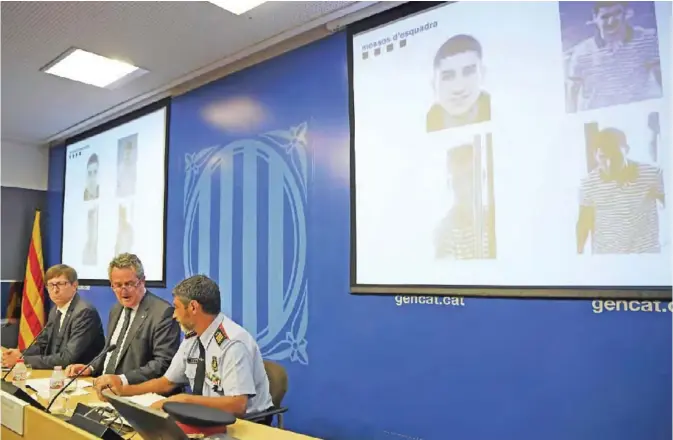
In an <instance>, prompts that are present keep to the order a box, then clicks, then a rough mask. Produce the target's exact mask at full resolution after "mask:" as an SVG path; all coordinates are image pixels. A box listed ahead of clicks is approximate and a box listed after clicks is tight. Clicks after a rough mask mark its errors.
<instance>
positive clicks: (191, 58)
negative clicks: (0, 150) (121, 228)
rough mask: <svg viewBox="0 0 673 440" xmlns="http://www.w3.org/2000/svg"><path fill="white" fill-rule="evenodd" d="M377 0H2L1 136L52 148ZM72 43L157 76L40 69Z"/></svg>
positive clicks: (71, 45)
mask: <svg viewBox="0 0 673 440" xmlns="http://www.w3.org/2000/svg"><path fill="white" fill-rule="evenodd" d="M374 3H378V2H344V1H341V2H340V1H312V2H267V3H265V4H263V5H261V6H259V7H257V8H255V9H253V10H252V11H250V12H249V13H247V14H244V15H241V16H236V15H234V14H231V13H229V12H227V11H225V10H223V9H220V8H218V7H217V6H215V5H213V4H210V3H208V2H200V1H195V2H157V1H147V2H144V1H135V2H131V1H113V2H108V1H85V2H78V1H73V2H27V1H26V2H24V1H20V2H19V1H3V2H2V4H1V5H2V6H1V7H2V64H1V66H2V138H3V139H7V140H12V141H18V142H22V143H27V144H45V143H47V142H48V141H52V140H54V139H55V138H59V137H63V136H64V135H70V134H73V133H72V132H73V131H75V130H77V131H79V129H78V128H79V126H81V125H82V124H81V123H82V122H83V121H87V120H91V118H93V117H95V116H96V115H99V116H100V115H101V113H102V114H103V115H104V114H106V113H111V111H112V110H114V111H115V112H118V111H119V110H123V109H124V108H125V107H127V106H129V108H130V105H131V104H133V103H134V102H135V101H137V100H138V99H139V97H143V96H144V97H147V96H151V95H153V94H157V92H161V91H162V89H166V88H167V86H168V85H170V84H174V85H175V83H176V81H178V82H181V81H182V80H184V79H186V78H185V77H186V76H187V75H189V74H190V73H193V72H195V71H197V70H201V72H200V73H205V72H204V69H205V70H208V69H209V66H213V65H214V64H216V63H217V62H218V61H220V60H222V59H225V58H227V57H231V56H232V55H235V54H237V53H240V52H241V51H243V50H245V49H246V48H250V47H252V46H255V45H256V44H258V43H260V42H264V41H268V40H269V39H270V38H272V37H274V36H275V38H274V40H279V39H281V40H282V39H283V38H285V34H291V33H292V30H295V31H296V32H294V33H298V31H299V30H300V29H304V30H308V28H310V27H316V26H319V25H324V24H325V23H326V22H327V21H328V20H334V19H337V18H338V17H340V16H342V15H344V14H346V13H352V12H353V11H355V10H357V9H361V8H363V7H365V6H370V5H372V4H374ZM391 3H399V2H391ZM279 34H280V35H279ZM289 36H291V35H287V37H289ZM73 46H75V47H78V48H81V49H85V50H89V51H92V52H95V53H98V54H100V55H104V56H110V57H117V58H121V59H124V60H127V61H129V62H131V63H133V64H135V65H138V66H140V67H142V68H144V69H147V70H149V72H150V73H148V74H146V75H144V76H142V77H140V78H138V79H136V80H133V81H131V82H130V83H128V84H126V85H124V86H122V87H121V88H119V89H117V90H107V89H99V88H96V87H93V86H89V85H85V84H80V83H77V82H74V81H69V80H66V79H62V78H58V77H54V76H51V75H47V74H45V73H42V72H40V68H42V67H43V66H44V65H46V64H47V63H49V62H50V61H52V60H53V59H54V58H56V57H57V56H59V55H60V54H61V53H63V52H65V51H66V50H67V49H68V48H70V47H73ZM214 67H220V66H214ZM94 119H96V118H94ZM78 124H79V125H78Z"/></svg>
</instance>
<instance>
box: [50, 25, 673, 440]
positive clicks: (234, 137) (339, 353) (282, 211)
mask: <svg viewBox="0 0 673 440" xmlns="http://www.w3.org/2000/svg"><path fill="white" fill-rule="evenodd" d="M347 96H348V93H347V70H346V38H345V35H343V34H338V35H335V36H332V37H330V38H327V39H324V40H322V41H319V42H316V43H314V44H312V45H309V46H306V47H303V48H301V49H299V50H296V51H293V52H291V53H288V54H285V55H283V56H281V57H278V58H276V59H273V60H271V61H268V62H265V63H263V64H260V65H258V66H255V67H253V68H250V69H247V70H245V71H242V72H239V73H237V74H234V75H232V76H230V77H227V78H225V79H223V80H221V81H217V82H215V83H212V84H210V85H208V86H205V87H203V88H201V89H198V90H196V91H193V92H191V93H189V94H187V95H185V96H181V97H179V98H177V99H175V100H174V102H173V107H172V122H171V129H170V135H171V144H170V153H169V160H170V163H169V185H168V237H169V241H168V250H167V252H168V255H167V264H168V284H169V286H172V285H174V284H175V283H176V282H177V281H179V280H180V279H182V278H183V277H185V276H187V275H190V274H193V273H199V272H201V273H207V274H209V275H210V276H211V277H213V278H214V279H216V280H218V281H219V283H220V286H221V288H222V291H223V304H224V306H223V308H224V310H225V311H226V312H227V313H230V314H231V315H232V316H233V318H234V319H236V320H238V321H239V322H241V323H243V324H244V325H245V326H246V327H247V328H248V329H249V330H251V331H254V332H255V333H256V334H257V335H258V338H259V340H260V341H261V342H260V345H261V348H262V351H263V352H264V354H265V356H266V357H269V358H273V359H277V360H279V361H280V362H282V363H283V365H285V366H286V367H287V369H288V372H289V375H290V391H289V393H288V396H287V400H286V403H287V404H288V405H289V406H290V408H291V410H290V413H289V414H288V416H287V427H288V428H289V429H293V430H297V431H300V432H304V433H307V434H313V435H316V436H321V437H323V438H328V439H353V440H355V439H357V440H362V439H399V438H400V436H406V438H417V439H424V440H434V439H437V440H444V439H448V438H456V439H463V440H481V439H517V440H522V439H530V440H538V439H545V440H554V439H559V440H569V439H572V440H582V439H587V440H595V439H604V438H605V439H607V438H609V439H612V440H644V439H647V440H659V439H660V440H664V439H666V440H669V439H670V438H671V411H672V408H671V386H672V381H671V366H672V364H671V346H672V339H671V330H672V328H671V316H670V314H669V313H653V312H650V313H647V312H637V313H636V312H632V313H628V312H603V313H594V311H593V309H592V304H591V302H589V301H551V300H514V299H465V301H464V303H463V305H460V303H459V304H457V305H443V304H444V300H441V301H440V303H441V304H440V305H428V304H406V303H405V302H404V301H403V300H402V299H397V300H396V299H395V298H393V297H359V296H352V295H350V294H349V290H348V286H349V241H350V240H349V224H350V223H349V222H350V221H349V215H350V213H349V197H350V196H349V194H350V190H349V178H348V176H349V169H348V160H349V130H348V111H347V110H348V108H347ZM241 115H244V116H241ZM237 119H239V120H237ZM63 164H64V149H63V148H57V149H54V150H52V153H51V157H50V175H49V189H50V191H49V195H48V203H49V210H50V211H51V212H59V211H60V210H61V197H62V194H61V188H62V179H63ZM51 219H52V222H51V223H50V225H49V235H48V241H49V244H50V245H49V246H48V249H49V254H48V256H47V261H48V262H49V263H55V262H58V260H59V243H60V232H61V225H60V221H59V220H58V219H57V216H55V215H52V216H51ZM141 257H142V256H141ZM155 292H158V293H160V294H161V295H163V296H164V297H166V298H168V297H169V295H170V294H169V290H167V289H163V290H155ZM83 296H84V297H86V298H87V299H89V300H91V301H92V302H93V303H94V304H96V305H97V306H98V307H99V308H100V310H101V311H102V313H104V314H107V312H108V310H109V307H110V306H111V305H112V304H113V302H114V295H113V293H112V292H111V291H110V290H109V289H108V288H92V289H91V291H89V292H83ZM398 301H399V304H401V305H398ZM446 302H447V303H451V301H450V300H446ZM104 320H105V321H107V316H105V317H104ZM403 438H404V437H403Z"/></svg>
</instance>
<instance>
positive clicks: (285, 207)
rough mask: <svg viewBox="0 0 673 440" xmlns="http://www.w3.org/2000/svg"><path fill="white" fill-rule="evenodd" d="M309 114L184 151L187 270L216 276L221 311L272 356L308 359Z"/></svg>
mask: <svg viewBox="0 0 673 440" xmlns="http://www.w3.org/2000/svg"><path fill="white" fill-rule="evenodd" d="M306 136H307V123H305V122H304V123H302V124H299V125H298V126H296V127H291V128H290V129H289V130H276V131H271V132H268V133H262V134H260V135H258V136H256V137H253V138H246V139H239V140H236V141H234V142H231V143H229V144H226V145H219V146H212V147H208V148H205V149H203V150H200V151H198V152H196V153H192V154H187V155H185V189H184V190H185V192H184V194H185V199H184V208H185V211H184V215H185V229H184V237H183V255H184V261H183V264H184V270H185V276H191V275H194V274H205V275H208V276H209V277H211V278H212V279H214V280H216V281H217V282H218V284H219V286H220V291H221V294H222V311H223V312H224V313H225V314H227V316H230V317H232V318H233V319H234V320H236V321H237V322H238V323H239V324H241V325H242V326H243V327H245V328H246V329H247V330H248V331H249V332H250V333H251V334H252V335H253V336H256V338H257V342H258V343H259V347H260V349H261V350H262V355H263V356H264V358H266V359H274V360H284V359H288V360H290V361H292V362H299V363H301V364H308V353H307V339H306V330H307V327H308V274H307V265H306V261H307V257H306V253H307V246H306V239H307V229H306V203H307V194H308V178H309V175H310V170H309V166H310V164H309V160H308V154H307V141H306Z"/></svg>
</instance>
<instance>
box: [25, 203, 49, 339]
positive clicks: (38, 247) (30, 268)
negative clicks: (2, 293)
mask: <svg viewBox="0 0 673 440" xmlns="http://www.w3.org/2000/svg"><path fill="white" fill-rule="evenodd" d="M44 304H45V298H44V263H43V260H42V237H41V235H40V211H36V212H35V221H34V222H33V233H32V235H31V237H30V247H29V248H28V262H27V263H26V278H25V281H24V283H23V298H22V299H21V320H20V321H19V350H24V349H25V348H26V347H28V345H29V344H30V343H31V342H33V339H35V337H36V336H37V334H38V333H39V332H40V330H42V327H44V324H45V321H46V318H45V316H44V315H45V313H44Z"/></svg>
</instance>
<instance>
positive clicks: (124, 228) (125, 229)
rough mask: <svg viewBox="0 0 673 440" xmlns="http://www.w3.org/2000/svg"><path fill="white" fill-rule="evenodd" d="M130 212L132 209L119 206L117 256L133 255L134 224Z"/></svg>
mask: <svg viewBox="0 0 673 440" xmlns="http://www.w3.org/2000/svg"><path fill="white" fill-rule="evenodd" d="M130 210H131V208H130V207H127V206H124V205H119V214H118V223H117V242H116V244H115V255H119V254H123V253H125V252H128V253H131V252H132V250H133V224H132V223H131V220H130V218H131V215H130V213H129V211H130Z"/></svg>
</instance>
